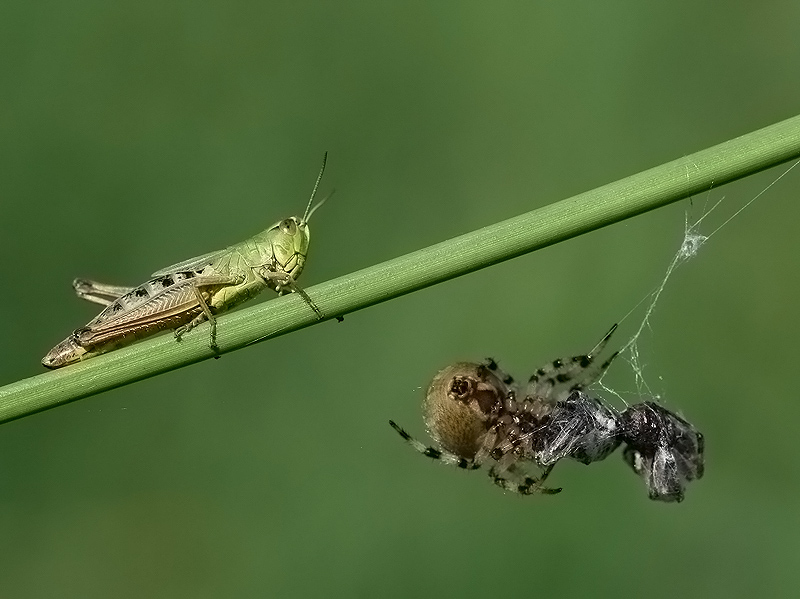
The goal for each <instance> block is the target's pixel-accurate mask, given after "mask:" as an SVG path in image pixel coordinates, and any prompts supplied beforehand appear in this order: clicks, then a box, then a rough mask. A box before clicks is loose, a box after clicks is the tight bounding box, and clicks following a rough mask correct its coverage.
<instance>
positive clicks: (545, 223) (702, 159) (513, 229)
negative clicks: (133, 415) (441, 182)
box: [0, 116, 800, 423]
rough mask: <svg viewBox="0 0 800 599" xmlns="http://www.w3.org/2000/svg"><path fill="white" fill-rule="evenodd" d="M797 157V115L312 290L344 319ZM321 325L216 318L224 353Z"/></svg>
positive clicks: (74, 383) (50, 398)
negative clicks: (375, 305)
mask: <svg viewBox="0 0 800 599" xmlns="http://www.w3.org/2000/svg"><path fill="white" fill-rule="evenodd" d="M798 156H800V116H796V117H793V118H791V119H788V120H785V121H782V122H780V123H776V124H774V125H771V126H769V127H766V128H764V129H760V130H758V131H754V132H752V133H748V134H747V135H743V136H742V137H738V138H736V139H733V140H730V141H727V142H725V143H722V144H719V145H717V146H713V147H711V148H708V149H706V150H703V151H700V152H697V153H695V154H692V155H690V156H686V157H684V158H680V159H678V160H673V161H672V162H668V163H666V164H663V165H661V166H658V167H655V168H652V169H649V170H646V171H644V172H641V173H639V174H636V175H633V176H631V177H627V178H625V179H621V180H619V181H616V182H614V183H610V184H608V185H604V186H603V187H599V188H597V189H594V190H592V191H587V192H585V193H582V194H579V195H577V196H574V197H572V198H569V199H566V200H562V201H560V202H556V203H554V204H550V205H548V206H545V207H543V208H539V209H537V210H533V211H531V212H528V213H526V214H523V215H521V216H517V217H515V218H511V219H508V220H505V221H503V222H500V223H497V224H494V225H490V226H488V227H484V228H482V229H479V230H477V231H473V232H471V233H467V234H465V235H461V236H459V237H456V238H454V239H450V240H448V241H443V242H441V243H438V244H436V245H433V246H431V247H428V248H425V249H421V250H417V251H415V252H412V253H410V254H406V255H404V256H400V257H399V258H395V259H393V260H389V261H387V262H383V263H381V264H377V265H375V266H371V267H369V268H365V269H363V270H359V271H357V272H354V273H351V274H348V275H345V276H342V277H339V278H337V279H333V280H331V281H327V282H325V283H321V284H319V285H315V286H313V287H309V288H307V289H306V291H307V292H308V294H309V295H310V296H311V297H313V299H314V302H316V304H317V305H318V306H319V307H320V309H321V310H322V311H323V313H324V314H326V315H330V316H331V317H332V316H334V315H342V314H347V313H349V312H354V311H355V310H360V309H361V308H366V307H367V306H371V305H373V304H377V303H380V302H384V301H386V300H389V299H392V298H395V297H398V296H400V295H404V294H406V293H410V292H412V291H416V290H418V289H422V288H424V287H428V286H430V285H434V284H436V283H441V282H442V281H446V280H448V279H452V278H454V277H457V276H460V275H463V274H466V273H469V272H473V271H475V270H478V269H480V268H484V267H486V266H490V265H492V264H496V263H498V262H502V261H503V260H508V259H509V258H514V257H516V256H519V255H521V254H525V253H527V252H532V251H534V250H537V249H539V248H542V247H545V246H548V245H552V244H554V243H558V242H559V241H563V240H565V239H569V238H571V237H575V236H577V235H581V234H583V233H586V232H588V231H593V230H595V229H599V228H600V227H604V226H606V225H610V224H612V223H615V222H619V221H621V220H623V219H626V218H630V217H632V216H636V215H637V214H641V213H643V212H646V211H648V210H653V209H654V208H659V207H661V206H664V205H666V204H669V203H671V202H675V201H678V200H681V199H683V198H686V197H688V196H690V195H693V194H696V193H700V192H704V191H707V190H709V189H710V188H711V187H712V186H713V187H719V186H720V185H723V184H725V183H729V182H731V181H734V180H736V179H740V178H742V177H746V176H748V175H751V174H754V173H757V172H759V171H762V170H764V169H767V168H769V167H772V166H776V165H778V164H781V163H783V162H786V161H788V160H791V159H793V158H797V157H798ZM316 322H317V320H316V317H315V315H314V313H313V312H312V311H311V310H309V308H308V305H307V304H305V303H304V301H303V300H302V299H301V298H300V297H298V296H297V295H296V294H292V295H288V296H283V297H279V298H275V299H273V300H271V301H268V302H263V303H261V304H258V305H255V306H252V307H250V308H246V309H243V310H241V311H238V312H234V313H232V314H228V315H223V316H221V317H220V318H219V319H218V336H217V342H218V344H219V347H220V350H221V353H226V352H229V351H233V350H235V349H239V348H241V347H244V346H246V345H250V344H252V343H255V342H257V341H263V340H265V339H271V338H273V337H277V336H279V335H283V334H285V333H288V332H291V331H295V330H297V329H301V328H303V327H306V326H309V325H312V324H315V323H316ZM213 356H214V354H213V353H212V352H211V350H210V349H209V345H208V325H203V326H201V327H198V328H197V329H195V330H194V331H192V332H191V333H189V334H187V335H186V336H184V338H183V339H182V340H181V341H180V342H177V341H176V340H175V338H174V337H173V336H172V335H162V336H159V337H156V338H153V339H148V340H145V341H142V342H140V343H136V344H134V345H131V346H128V347H124V348H122V349H118V350H116V351H113V352H110V353H108V354H105V355H102V356H98V357H96V358H92V359H90V360H86V361H85V362H81V363H80V364H75V365H73V366H68V367H66V368H62V369H60V370H56V371H53V372H47V373H44V374H40V375H37V376H34V377H31V378H29V379H25V380H22V381H19V382H16V383H12V384H10V385H7V386H5V387H3V388H0V423H2V422H8V421H10V420H14V419H17V418H22V417H23V416H27V415H30V414H33V413H35V412H40V411H42V410H47V409H49V408H53V407H55V406H58V405H61V404H64V403H68V402H70V401H74V400H76V399H80V398H83V397H87V396H89V395H94V394H95V393H100V392H102V391H106V390H108V389H113V388H114V387H120V386H122V385H126V384H128V383H132V382H134V381H138V380H140V379H144V378H148V377H151V376H154V375H156V374H159V373H162V372H166V371H168V370H173V369H175V368H180V367H181V366H186V365H188V364H192V363H194V362H199V361H201V360H206V359H208V358H211V357H213Z"/></svg>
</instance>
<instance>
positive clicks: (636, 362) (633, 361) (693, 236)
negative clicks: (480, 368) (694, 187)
mask: <svg viewBox="0 0 800 599" xmlns="http://www.w3.org/2000/svg"><path fill="white" fill-rule="evenodd" d="M798 164H800V160H798V161H796V162H794V163H793V164H792V165H791V166H789V168H787V169H786V170H785V171H783V172H782V173H781V174H780V175H778V176H777V177H776V178H775V179H774V180H773V181H772V182H771V183H770V184H769V185H767V186H766V187H765V188H764V189H762V190H761V191H760V192H758V193H757V194H756V195H755V196H754V197H753V198H751V199H750V200H749V201H748V202H746V203H745V204H744V205H743V206H742V207H740V208H739V209H738V210H737V211H736V212H734V213H733V214H732V215H731V216H729V217H728V218H727V219H726V220H725V221H724V222H723V223H722V224H721V225H719V226H718V227H717V228H716V229H714V230H713V231H712V232H711V233H709V234H708V235H705V234H703V233H701V232H700V224H701V223H702V222H703V220H704V219H705V218H706V217H707V216H708V215H709V214H711V213H712V212H713V211H714V210H715V209H716V208H717V207H718V206H719V205H720V204H722V202H723V201H724V200H725V196H722V197H721V198H720V199H719V200H717V201H716V202H715V203H714V204H713V205H712V206H711V207H710V208H709V207H708V198H709V195H710V193H711V189H709V190H708V192H707V194H706V201H705V202H704V205H703V210H702V215H701V216H700V218H698V219H697V220H695V221H692V220H691V218H690V212H691V207H692V204H691V198H690V208H689V209H688V210H687V211H686V212H685V214H684V232H683V240H682V241H681V245H680V247H679V248H678V251H677V252H676V253H675V255H674V256H673V258H672V261H671V262H670V263H669V266H668V267H667V270H666V272H665V273H664V277H663V278H662V279H661V283H660V284H659V285H658V286H656V288H655V289H653V290H652V291H651V292H650V293H648V294H647V295H646V296H645V297H643V298H642V299H641V300H640V301H639V303H638V304H636V305H635V306H634V307H633V308H631V310H630V311H629V312H628V313H627V314H626V315H625V316H624V317H623V318H622V319H621V320H620V322H623V321H624V320H625V319H627V318H628V317H629V316H630V315H631V314H633V312H634V311H635V310H636V309H637V308H639V306H641V305H642V304H643V303H644V302H646V301H648V300H649V303H648V304H647V309H646V310H645V313H644V317H643V318H642V321H641V323H640V324H639V328H638V329H637V330H636V332H635V333H634V334H633V336H632V337H631V338H630V339H629V340H628V342H627V343H626V344H625V345H624V346H623V347H622V349H621V350H620V354H619V358H617V359H620V358H621V359H623V360H625V361H626V362H627V363H628V364H629V366H630V368H631V370H632V371H633V376H634V382H635V385H636V391H637V393H638V395H639V397H642V396H648V397H649V398H653V399H656V400H658V399H660V395H659V394H658V393H655V392H653V390H652V389H651V388H650V385H648V384H647V381H646V380H645V378H644V369H645V365H644V364H643V362H642V359H641V355H640V352H639V342H640V337H641V335H642V333H643V332H644V331H645V329H647V330H649V331H651V332H652V328H651V325H650V317H651V316H652V315H653V312H654V311H655V308H656V305H657V304H658V301H659V299H660V298H661V294H662V292H663V291H664V289H665V288H666V286H667V282H668V281H669V280H670V277H671V276H672V273H673V272H674V271H675V269H676V268H678V267H679V266H681V265H682V264H683V263H684V262H686V261H687V260H689V259H691V258H694V257H695V256H696V255H697V253H698V252H699V251H700V248H702V247H703V246H704V245H705V243H706V242H707V241H708V240H709V239H711V237H713V236H714V235H716V234H717V233H718V232H719V231H720V230H721V229H722V228H723V227H725V226H726V225H727V224H728V223H730V222H731V221H732V220H733V219H734V218H736V217H737V216H739V214H741V213H742V211H744V210H745V209H746V208H748V207H749V206H750V205H751V204H752V203H753V202H755V201H756V200H758V199H759V198H760V197H761V196H762V195H764V194H765V193H766V192H767V191H768V190H769V189H770V188H771V187H772V186H773V185H775V184H776V183H777V182H778V181H780V180H781V179H783V177H785V176H786V175H787V174H789V172H790V171H791V170H792V169H793V168H794V167H796V166H797V165H798ZM712 188H713V183H712ZM606 372H607V371H606ZM606 372H604V373H603V376H601V377H600V379H599V380H598V381H597V383H596V384H597V385H598V386H599V387H600V388H601V389H603V390H604V391H606V392H607V393H610V394H611V395H613V396H615V397H617V398H618V399H620V400H621V401H622V402H623V403H624V404H625V405H626V406H628V405H629V404H628V402H627V401H626V400H625V398H623V397H622V395H620V394H619V393H618V392H617V391H615V390H614V389H612V388H611V387H609V386H607V385H605V384H604V383H603V379H604V378H605V375H606Z"/></svg>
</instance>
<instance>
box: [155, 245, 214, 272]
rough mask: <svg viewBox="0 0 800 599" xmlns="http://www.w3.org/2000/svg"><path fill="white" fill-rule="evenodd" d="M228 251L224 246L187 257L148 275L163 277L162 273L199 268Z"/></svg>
mask: <svg viewBox="0 0 800 599" xmlns="http://www.w3.org/2000/svg"><path fill="white" fill-rule="evenodd" d="M228 251H229V250H228V248H226V249H224V250H215V251H213V252H209V253H207V254H203V255H202V256H195V257H194V258H189V259H188V260H184V261H182V262H177V263H175V264H172V265H170V266H167V267H166V268H162V269H161V270H157V271H156V272H154V273H153V274H152V275H150V276H151V277H153V278H155V277H163V276H164V275H169V274H172V273H175V272H181V271H184V270H199V269H200V268H202V267H204V266H208V265H209V264H211V263H212V262H214V260H216V259H218V258H220V257H221V256H223V255H225V254H227V253H228Z"/></svg>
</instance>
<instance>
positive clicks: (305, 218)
mask: <svg viewBox="0 0 800 599" xmlns="http://www.w3.org/2000/svg"><path fill="white" fill-rule="evenodd" d="M327 162H328V153H327V152H325V154H324V155H323V156H322V168H321V169H319V175H317V182H316V183H314V190H313V191H312V192H311V199H309V200H308V206H306V211H305V213H304V214H303V218H302V219H300V224H301V225H303V224H305V223H307V222H308V219H310V218H311V215H312V214H314V211H315V210H316V209H317V208H319V207H320V206H322V204H324V203H325V200H327V199H328V198H329V197H331V195H332V194H328V195H327V196H326V197H325V198H324V199H323V200H322V201H321V202H320V203H319V204H317V205H316V206H314V209H313V210H312V209H311V204H312V203H313V202H314V196H316V195H317V188H318V187H319V182H320V181H322V174H323V173H324V172H325V164H326V163H327Z"/></svg>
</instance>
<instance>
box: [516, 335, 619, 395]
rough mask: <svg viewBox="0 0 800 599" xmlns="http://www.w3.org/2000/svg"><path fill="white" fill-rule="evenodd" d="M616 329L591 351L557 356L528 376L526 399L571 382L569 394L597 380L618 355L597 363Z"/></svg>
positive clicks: (615, 353) (617, 353) (614, 354)
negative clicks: (577, 354) (579, 354)
mask: <svg viewBox="0 0 800 599" xmlns="http://www.w3.org/2000/svg"><path fill="white" fill-rule="evenodd" d="M616 329H617V325H616V324H615V325H614V326H613V327H611V330H609V331H608V333H606V335H605V337H603V338H602V339H601V340H600V343H598V344H597V345H596V346H595V347H594V349H593V350H592V351H591V352H589V353H588V354H584V355H581V356H572V357H571V358H558V359H556V360H553V361H552V362H550V363H549V364H545V365H544V366H542V367H541V368H539V369H538V370H537V371H536V372H535V373H533V375H532V376H531V378H530V379H528V386H527V389H526V398H541V397H551V396H552V395H551V394H552V393H553V390H554V389H555V388H556V387H559V386H566V385H568V384H569V383H572V384H571V385H569V386H568V388H567V393H569V392H572V391H576V390H580V389H584V388H585V387H587V386H589V385H591V384H592V383H594V382H595V381H597V380H598V379H599V378H600V377H601V376H602V374H603V372H605V370H606V369H607V368H608V367H609V366H611V363H612V362H613V361H614V358H616V357H617V355H619V352H614V353H613V354H612V355H611V357H609V358H608V359H607V360H606V361H605V362H603V363H601V364H596V363H595V360H596V358H597V356H598V355H599V354H600V353H602V351H603V349H605V347H606V345H607V344H608V340H609V339H610V338H611V335H612V334H613V333H614V331H615V330H616ZM553 399H554V400H556V401H557V400H558V399H559V398H558V397H554V398H553Z"/></svg>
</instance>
